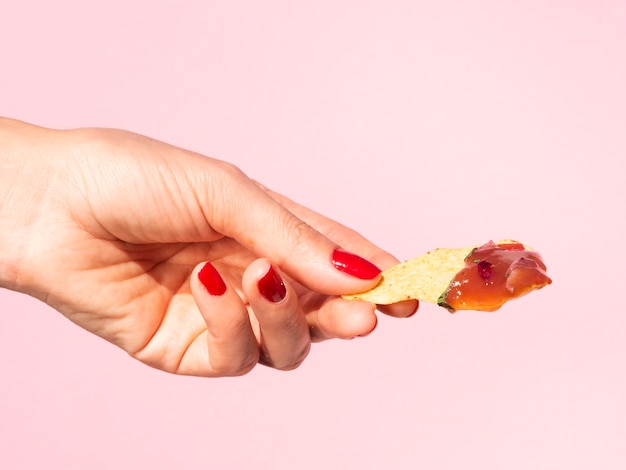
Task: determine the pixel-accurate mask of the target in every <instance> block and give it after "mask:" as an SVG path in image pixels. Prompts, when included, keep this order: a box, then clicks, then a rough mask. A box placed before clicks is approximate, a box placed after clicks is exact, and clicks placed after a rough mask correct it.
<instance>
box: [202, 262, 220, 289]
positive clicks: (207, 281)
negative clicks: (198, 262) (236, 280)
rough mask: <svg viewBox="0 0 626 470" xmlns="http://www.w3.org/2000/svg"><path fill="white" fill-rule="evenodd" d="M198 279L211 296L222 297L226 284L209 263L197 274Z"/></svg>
mask: <svg viewBox="0 0 626 470" xmlns="http://www.w3.org/2000/svg"><path fill="white" fill-rule="evenodd" d="M198 279H200V282H201V283H202V285H203V286H204V287H205V288H206V290H207V291H208V292H209V294H211V295H222V294H223V293H224V292H226V284H225V283H224V280H223V279H222V276H220V273H218V272H217V269H215V268H214V267H213V265H212V264H211V263H206V264H205V265H204V266H202V269H201V270H200V272H199V273H198Z"/></svg>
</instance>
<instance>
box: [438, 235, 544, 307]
mask: <svg viewBox="0 0 626 470" xmlns="http://www.w3.org/2000/svg"><path fill="white" fill-rule="evenodd" d="M551 283H552V280H551V279H550V278H549V277H548V275H547V274H546V265H545V264H544V262H543V260H542V259H541V256H540V255H539V253H537V252H536V251H529V250H527V249H526V248H525V247H524V245H522V244H521V243H506V244H504V243H503V244H499V245H496V244H495V243H494V242H489V243H486V244H485V245H483V246H481V247H479V248H475V249H474V250H472V252H471V253H470V254H469V255H468V256H467V257H466V258H465V268H463V269H462V270H461V271H459V273H458V274H457V275H456V276H455V277H454V279H453V280H452V282H451V283H450V285H449V287H448V289H447V290H446V292H444V293H443V294H442V296H441V297H440V298H439V302H438V303H439V305H440V306H442V307H445V308H447V309H448V310H449V311H450V312H452V313H454V312H455V311H456V310H482V311H487V312H492V311H494V310H497V309H499V308H500V307H501V306H502V305H503V304H504V303H505V302H506V301H508V300H511V299H515V298H517V297H521V296H522V295H524V294H527V293H529V292H531V291H533V290H535V289H541V288H542V287H544V286H546V285H548V284H551Z"/></svg>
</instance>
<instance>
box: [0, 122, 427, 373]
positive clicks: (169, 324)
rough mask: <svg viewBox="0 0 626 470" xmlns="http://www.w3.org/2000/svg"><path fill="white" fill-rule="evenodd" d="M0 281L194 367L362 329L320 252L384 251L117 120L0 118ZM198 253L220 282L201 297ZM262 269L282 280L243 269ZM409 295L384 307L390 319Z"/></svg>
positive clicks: (271, 355) (271, 356) (300, 353)
mask: <svg viewBox="0 0 626 470" xmlns="http://www.w3.org/2000/svg"><path fill="white" fill-rule="evenodd" d="M0 200H2V201H3V203H2V206H1V207H0V247H1V248H2V251H3V254H4V255H3V257H2V260H1V261H0V286H1V287H5V288H8V289H12V290H15V291H19V292H23V293H25V294H28V295H31V296H34V297H36V298H38V299H40V300H42V301H43V302H46V303H47V304H48V305H50V306H51V307H53V308H54V309H56V310H58V311H59V312H61V313H62V314H63V315H65V316H66V317H67V318H69V319H70V320H71V321H73V322H74V323H76V324H77V325H79V326H81V327H82V328H84V329H86V330H88V331H90V332H92V333H94V334H96V335H98V336H100V337H102V338H104V339H106V340H107V341H109V342H111V343H113V344H115V345H117V346H119V347H120V348H122V349H124V350H125V351H127V352H128V353H129V354H130V355H131V356H132V357H134V358H136V359H138V360H140V361H142V362H144V363H145V364H148V365H150V366H152V367H155V368H158V369H161V370H164V371H167V372H172V373H177V374H186V375H199V376H207V377H218V376H233V375H242V374H245V373H247V372H249V371H250V370H251V369H252V368H253V367H255V365H257V364H259V363H261V364H265V365H267V366H270V367H274V368H277V369H281V370H289V369H293V368H295V367H297V366H298V365H300V364H301V362H302V361H303V360H304V358H305V357H306V355H307V354H308V352H309V349H310V345H311V342H316V341H322V340H326V339H331V338H344V339H348V338H353V337H355V336H364V335H367V334H369V333H370V332H371V331H372V330H373V329H374V328H375V326H376V314H375V305H373V304H370V303H368V302H362V301H347V300H344V299H342V298H341V297H340V295H341V294H345V293H353V292H360V291H364V290H367V289H369V288H371V287H372V286H374V285H375V284H376V283H377V282H378V280H379V277H376V278H375V279H371V280H362V279H358V278H356V277H353V276H350V275H348V274H345V273H342V272H340V271H339V270H337V269H336V268H335V267H334V266H333V265H332V263H331V256H332V252H333V250H334V249H335V248H336V247H338V246H341V247H342V248H343V249H345V250H348V251H351V252H354V253H358V254H359V255H360V256H361V257H363V258H365V259H368V260H370V261H371V262H373V263H374V264H376V265H377V266H378V267H379V268H381V269H384V268H386V267H389V266H391V265H393V264H395V263H397V259H396V258H394V257H393V256H392V255H390V254H389V253H387V252H385V251H383V250H381V249H380V248H378V247H376V246H375V245H373V244H372V243H370V242H368V241H367V240H366V239H364V238H363V237H362V236H360V235H359V234H357V233H356V232H354V231H353V230H351V229H349V228H347V227H344V226H342V225H340V224H338V223H337V222H335V221H332V220H330V219H328V218H326V217H324V216H322V215H320V214H317V213H315V212H313V211H311V210H309V209H307V208H305V207H302V206H300V205H298V204H296V203H295V202H293V201H290V200H289V199H287V198H285V197H283V196H281V195H279V194H277V193H274V192H272V191H270V190H269V189H267V188H264V187H263V186H261V185H260V184H258V183H257V182H255V181H253V180H251V179H250V178H248V177H247V176H246V175H245V174H244V173H242V172H241V171H240V170H239V169H238V168H236V167H235V166H233V165H231V164H229V163H226V162H223V161H220V160H216V159H212V158H209V157H205V156H202V155H199V154H196V153H193V152H190V151H187V150H183V149H180V148H176V147H173V146H171V145H168V144H165V143H162V142H158V141H156V140H153V139H150V138H147V137H143V136H140V135H136V134H132V133H129V132H125V131H120V130H110V129H75V130H63V131H61V130H52V129H44V128H41V127H36V126H32V125H29V124H26V123H23V122H19V121H15V120H11V119H4V118H0ZM207 261H209V262H211V263H212V265H213V266H214V267H215V268H216V269H217V270H218V272H219V273H220V275H221V277H222V279H223V280H224V281H225V283H226V285H227V289H226V292H224V294H222V295H211V294H209V292H208V291H207V289H206V288H205V287H204V286H203V285H202V284H201V282H200V281H199V279H198V275H197V273H198V271H199V270H200V269H201V268H202V266H203V265H204V263H205V262H207ZM270 265H272V266H274V269H275V270H276V272H278V273H279V275H280V276H281V278H282V280H283V281H284V283H285V286H286V288H287V294H286V296H285V298H284V299H283V300H282V301H280V302H276V303H275V302H270V301H268V300H266V299H265V298H264V297H263V296H262V295H261V294H260V293H259V289H258V286H257V282H258V281H259V279H261V278H262V277H263V276H264V275H265V274H266V273H267V272H268V270H269V267H270ZM416 310H417V303H416V302H414V301H410V302H405V303H401V304H396V305H392V306H388V307H385V313H388V314H390V315H392V316H396V317H406V316H409V315H411V314H413V313H414V312H415V311H416Z"/></svg>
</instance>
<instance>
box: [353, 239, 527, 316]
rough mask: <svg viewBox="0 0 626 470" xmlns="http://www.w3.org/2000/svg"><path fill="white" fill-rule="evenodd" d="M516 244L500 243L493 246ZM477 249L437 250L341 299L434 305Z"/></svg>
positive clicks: (503, 241) (404, 264) (396, 266)
mask: <svg viewBox="0 0 626 470" xmlns="http://www.w3.org/2000/svg"><path fill="white" fill-rule="evenodd" d="M502 243H517V242H515V241H513V240H502V241H499V242H497V244H502ZM477 247H478V245H475V246H470V247H466V248H437V249H436V250H432V251H429V252H428V253H426V254H424V255H422V256H418V257H417V258H413V259H410V260H408V261H404V262H402V263H399V264H396V265H395V266H392V267H391V268H389V269H386V270H385V271H383V273H382V278H381V280H380V282H379V283H378V284H377V285H376V287H374V288H373V289H371V290H369V291H366V292H362V293H360V294H353V295H345V296H344V298H345V299H358V300H365V301H367V302H372V303H375V304H378V305H388V304H393V303H396V302H400V301H402V300H409V299H418V300H423V301H426V302H431V303H434V304H436V303H437V300H438V299H439V297H440V296H441V294H443V293H444V292H445V291H446V289H447V288H448V286H449V285H450V282H452V280H453V279H454V277H455V276H456V274H457V273H458V272H459V271H461V270H462V269H463V268H464V267H465V258H466V257H467V255H469V254H470V253H471V251H472V250H473V249H474V248H477Z"/></svg>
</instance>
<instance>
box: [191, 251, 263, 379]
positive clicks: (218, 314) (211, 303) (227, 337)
mask: <svg viewBox="0 0 626 470" xmlns="http://www.w3.org/2000/svg"><path fill="white" fill-rule="evenodd" d="M191 290H192V293H193V296H194V298H195V300H196V303H197V305H198V308H199V309H200V313H201V314H202V317H203V318H204V321H205V322H206V326H207V333H206V345H207V348H208V349H207V354H206V355H204V358H202V359H204V360H202V359H198V361H197V362H200V363H205V362H206V361H207V360H208V364H206V365H204V366H198V369H199V370H191V371H183V372H185V373H187V372H189V373H191V374H193V375H207V376H210V377H224V376H236V375H243V374H245V373H247V372H249V371H250V370H251V369H252V368H253V367H254V366H255V365H256V364H257V362H258V360H259V348H258V343H257V340H256V337H255V335H254V332H253V329H252V326H251V324H250V317H249V315H248V311H247V309H246V307H245V305H244V304H243V302H242V301H241V299H240V297H239V295H238V294H237V293H236V292H235V290H234V289H233V288H232V287H231V286H229V285H228V284H226V283H225V282H224V280H223V279H222V277H221V276H220V274H219V273H218V271H217V270H216V269H215V268H214V267H213V266H212V265H211V264H210V263H204V264H202V265H200V266H198V267H196V269H195V270H194V272H193V274H192V277H191ZM203 349H204V348H203ZM202 369H205V370H202Z"/></svg>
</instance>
